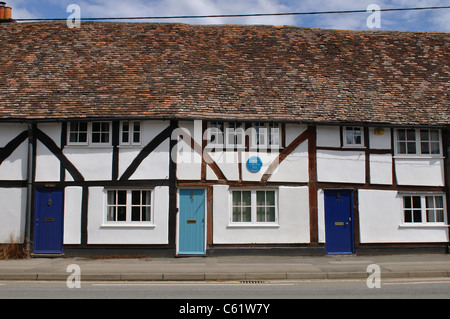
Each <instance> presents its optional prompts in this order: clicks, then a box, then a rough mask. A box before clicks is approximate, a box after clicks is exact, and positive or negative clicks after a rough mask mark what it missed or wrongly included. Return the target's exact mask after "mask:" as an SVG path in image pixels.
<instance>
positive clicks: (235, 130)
mask: <svg viewBox="0 0 450 319" xmlns="http://www.w3.org/2000/svg"><path fill="white" fill-rule="evenodd" d="M226 124H227V127H226V128H225V132H226V135H225V144H226V146H227V148H241V149H242V148H245V129H244V125H243V123H232V122H229V123H226Z"/></svg>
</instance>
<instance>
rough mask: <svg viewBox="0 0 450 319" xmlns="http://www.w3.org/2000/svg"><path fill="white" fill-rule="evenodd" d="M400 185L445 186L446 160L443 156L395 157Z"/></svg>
mask: <svg viewBox="0 0 450 319" xmlns="http://www.w3.org/2000/svg"><path fill="white" fill-rule="evenodd" d="M395 173H396V176H397V183H398V184H399V185H418V186H444V185H445V181H444V160H443V159H441V158H436V159H434V158H418V157H415V158H405V157H403V158H402V157H395Z"/></svg>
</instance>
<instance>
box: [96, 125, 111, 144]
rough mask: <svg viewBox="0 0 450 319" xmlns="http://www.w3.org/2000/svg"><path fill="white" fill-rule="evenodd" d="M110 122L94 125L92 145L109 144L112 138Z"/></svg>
mask: <svg viewBox="0 0 450 319" xmlns="http://www.w3.org/2000/svg"><path fill="white" fill-rule="evenodd" d="M109 128H110V125H109V122H93V123H92V135H91V136H92V138H91V142H92V144H109V136H110V129H109Z"/></svg>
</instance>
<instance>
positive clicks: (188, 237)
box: [178, 189, 205, 255]
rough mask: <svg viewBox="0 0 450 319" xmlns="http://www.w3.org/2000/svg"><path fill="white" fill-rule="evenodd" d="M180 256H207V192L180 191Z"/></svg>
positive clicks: (202, 190) (197, 190)
mask: <svg viewBox="0 0 450 319" xmlns="http://www.w3.org/2000/svg"><path fill="white" fill-rule="evenodd" d="M178 231H179V234H178V254H179V255H204V254H205V190H204V189H180V211H179V227H178Z"/></svg>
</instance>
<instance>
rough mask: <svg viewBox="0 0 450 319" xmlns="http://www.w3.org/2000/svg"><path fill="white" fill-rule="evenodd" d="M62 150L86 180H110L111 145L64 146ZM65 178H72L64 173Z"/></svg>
mask: <svg viewBox="0 0 450 319" xmlns="http://www.w3.org/2000/svg"><path fill="white" fill-rule="evenodd" d="M63 152H64V155H65V156H66V157H67V159H68V160H69V161H71V162H72V164H73V165H74V166H75V167H76V168H77V169H78V171H79V172H80V173H81V175H82V176H83V177H84V179H85V180H86V181H102V180H111V177H112V154H113V148H112V146H105V147H88V146H66V147H65V148H64V150H63ZM66 179H67V180H72V176H70V174H66Z"/></svg>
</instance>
